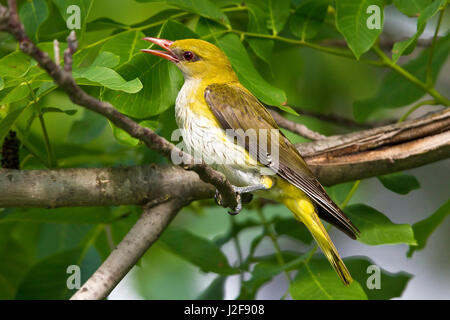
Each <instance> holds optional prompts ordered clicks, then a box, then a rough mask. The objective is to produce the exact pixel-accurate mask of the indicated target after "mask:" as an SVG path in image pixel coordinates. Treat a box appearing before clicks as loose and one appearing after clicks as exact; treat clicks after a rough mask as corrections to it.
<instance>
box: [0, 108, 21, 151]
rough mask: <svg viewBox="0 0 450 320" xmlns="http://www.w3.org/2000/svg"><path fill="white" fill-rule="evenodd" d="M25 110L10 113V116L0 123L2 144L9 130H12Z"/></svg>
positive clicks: (19, 109) (0, 141) (0, 142)
mask: <svg viewBox="0 0 450 320" xmlns="http://www.w3.org/2000/svg"><path fill="white" fill-rule="evenodd" d="M24 110H25V107H22V108H18V109H16V110H14V111H12V112H10V113H8V115H7V116H6V117H5V118H3V119H2V120H1V121H0V144H3V140H4V139H5V136H6V134H7V133H8V132H9V129H11V127H12V126H13V125H14V123H15V122H16V121H17V119H18V118H19V117H20V115H21V114H22V112H23V111H24Z"/></svg>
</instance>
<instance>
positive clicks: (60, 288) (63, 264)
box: [16, 247, 100, 300]
mask: <svg viewBox="0 0 450 320" xmlns="http://www.w3.org/2000/svg"><path fill="white" fill-rule="evenodd" d="M85 255H86V250H85V249H84V248H82V247H79V248H75V249H71V250H67V251H63V252H60V253H56V254H54V255H51V256H48V257H46V258H44V259H42V260H40V261H39V262H38V263H36V264H35V265H34V266H33V267H32V268H31V270H30V271H29V272H28V273H27V275H26V276H25V278H24V280H23V282H22V283H21V284H20V287H19V290H18V292H17V296H16V298H17V299H19V300H23V299H27V300H31V299H32V300H35V299H39V300H48V299H52V300H53V299H67V298H69V297H70V296H71V295H72V294H73V293H74V292H75V291H76V290H69V289H68V287H67V281H68V278H69V276H70V275H71V274H72V273H68V272H67V270H68V269H67V268H68V267H69V266H71V265H75V266H79V267H80V270H81V272H80V273H81V276H82V278H84V279H87V277H88V276H89V275H90V274H92V272H93V271H94V270H92V269H93V268H92V265H91V266H87V267H83V265H82V263H83V260H84V257H85ZM93 259H94V260H97V261H96V262H97V265H96V266H97V267H98V266H99V263H100V260H99V259H98V258H96V257H95V256H94V257H93ZM87 263H89V264H91V263H90V262H89V261H84V263H83V264H84V265H85V266H86V264H87Z"/></svg>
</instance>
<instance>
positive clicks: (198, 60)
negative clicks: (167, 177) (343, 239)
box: [142, 37, 359, 285]
mask: <svg viewBox="0 0 450 320" xmlns="http://www.w3.org/2000/svg"><path fill="white" fill-rule="evenodd" d="M144 40H147V41H150V42H152V43H154V44H156V45H158V46H160V47H161V48H163V49H165V50H164V51H160V50H152V49H144V50H142V51H143V52H146V53H150V54H153V55H156V56H159V57H162V58H165V59H167V60H169V61H172V62H173V63H175V64H176V66H177V67H178V68H179V69H180V70H181V72H182V73H183V75H184V78H185V82H184V85H183V87H182V88H181V90H180V92H179V93H178V96H177V99H176V104H175V115H176V121H177V124H178V126H179V128H180V129H181V134H182V136H183V142H184V144H185V146H186V147H187V149H188V151H189V152H190V153H191V154H192V155H193V156H194V157H199V156H200V157H201V158H202V159H203V160H204V161H205V162H206V163H208V164H212V166H213V167H214V168H215V169H216V170H218V171H220V172H222V173H223V174H224V175H225V176H226V177H227V179H228V180H229V181H230V182H231V183H232V184H233V185H234V186H235V190H236V192H238V193H249V192H251V193H255V194H256V195H258V196H260V197H263V198H266V199H272V200H275V201H277V202H280V203H283V204H284V205H286V207H288V208H289V209H290V210H291V211H292V212H293V214H294V216H295V218H296V219H297V220H299V221H301V222H302V223H304V224H305V225H306V227H307V228H308V229H309V231H310V232H311V234H312V235H313V237H314V239H315V240H316V241H317V243H318V245H319V247H320V248H321V249H322V251H323V253H324V254H325V256H326V257H327V259H328V260H329V261H330V263H331V265H332V266H333V268H334V269H335V270H336V272H337V274H338V276H339V278H340V279H341V280H342V282H343V283H344V284H345V285H349V284H350V283H351V282H352V278H351V276H350V273H349V271H348V270H347V268H346V266H345V265H344V262H343V261H342V259H341V258H340V256H339V254H338V252H337V250H336V248H335V246H334V245H333V243H332V241H331V239H330V237H329V236H328V233H327V231H326V230H325V228H324V226H323V224H322V222H321V220H320V219H319V217H320V218H322V219H324V220H326V221H328V222H329V223H331V224H333V225H335V226H336V227H338V228H339V229H340V230H342V231H343V232H345V233H346V234H347V235H349V236H350V237H351V238H353V239H356V236H357V234H358V233H359V231H358V229H357V228H356V227H355V226H354V225H353V224H352V223H351V221H350V220H349V218H348V217H347V216H346V215H345V214H344V213H343V212H342V210H341V209H340V208H339V207H338V206H337V205H336V204H335V203H334V202H333V201H332V200H331V199H330V197H329V196H328V195H327V194H326V192H325V190H324V189H323V187H322V186H321V185H320V183H319V182H318V181H317V179H316V178H315V177H314V175H313V173H312V172H311V170H310V169H309V168H308V166H307V164H306V163H305V161H304V160H303V158H302V157H301V155H300V153H299V152H298V151H297V149H296V148H295V147H294V146H293V145H292V144H291V143H290V142H289V140H288V139H287V138H286V137H285V136H284V135H283V134H282V133H281V132H280V131H279V128H278V126H277V124H276V123H275V121H274V119H273V118H272V116H271V115H270V113H269V112H268V111H267V109H266V108H265V107H264V105H263V104H261V102H260V101H259V100H258V99H257V98H256V97H255V96H253V95H252V94H251V93H250V92H249V91H248V90H247V89H246V88H245V87H244V86H243V85H242V84H241V83H240V82H239V80H238V78H237V76H236V73H235V72H234V71H233V68H232V66H231V64H230V62H229V60H228V58H227V56H226V55H225V54H224V52H222V50H220V49H219V48H217V47H216V46H214V45H213V44H211V43H209V42H206V41H203V40H198V39H184V40H178V41H170V40H165V39H158V38H150V37H149V38H144ZM236 141H237V142H236ZM240 209H241V205H239V206H238V208H236V210H235V212H233V213H234V214H236V213H238V212H239V211H240Z"/></svg>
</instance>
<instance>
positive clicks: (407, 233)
mask: <svg viewBox="0 0 450 320" xmlns="http://www.w3.org/2000/svg"><path fill="white" fill-rule="evenodd" d="M344 211H345V213H346V214H347V215H348V217H349V218H350V220H351V221H352V222H353V223H354V224H355V225H356V227H357V228H358V229H359V230H360V231H361V235H360V236H359V237H358V241H360V242H363V243H366V244H369V245H381V244H399V243H406V244H410V245H415V244H416V240H415V239H414V233H413V230H412V228H411V226H410V225H409V224H395V223H393V222H392V221H391V220H389V219H388V218H387V217H386V216H385V215H383V214H382V213H381V212H379V211H377V210H375V209H373V208H371V207H369V206H366V205H364V204H354V205H349V206H347V207H346V208H345V210H344Z"/></svg>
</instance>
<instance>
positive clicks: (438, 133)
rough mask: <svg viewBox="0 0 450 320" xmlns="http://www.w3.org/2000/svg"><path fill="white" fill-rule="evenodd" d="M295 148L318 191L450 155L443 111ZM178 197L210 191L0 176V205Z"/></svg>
mask: <svg viewBox="0 0 450 320" xmlns="http://www.w3.org/2000/svg"><path fill="white" fill-rule="evenodd" d="M297 148H298V150H299V151H300V153H301V154H302V155H303V156H304V158H305V160H306V162H307V163H308V165H309V166H310V167H311V169H312V170H313V172H314V173H315V174H316V176H317V177H318V179H319V181H320V182H321V183H323V184H325V185H334V184H337V183H341V182H346V181H352V180H356V179H364V178H368V177H373V176H378V175H383V174H387V173H391V172H396V171H400V170H405V169H411V168H416V167H419V166H422V165H425V164H428V163H432V162H436V161H439V160H442V159H446V158H449V157H450V109H447V110H444V111H442V112H439V113H436V114H434V115H431V116H429V117H427V118H423V119H417V120H412V121H405V122H402V123H400V124H394V125H388V126H384V127H380V128H376V129H370V130H365V131H360V132H356V133H351V134H346V135H340V136H333V137H328V138H326V139H323V140H319V141H314V142H311V143H307V144H301V145H297ZM181 194H183V195H184V197H186V198H187V199H188V200H194V199H205V198H211V197H212V196H213V194H214V188H213V187H212V186H211V185H209V184H206V183H204V182H203V181H201V180H200V179H199V178H198V176H197V175H196V174H195V173H194V172H190V171H185V170H183V169H181V168H180V167H177V166H154V165H151V166H135V167H118V168H103V169H60V170H31V171H18V170H2V171H0V207H62V206H96V205H97V206H107V205H125V204H140V205H141V204H145V203H147V202H148V201H150V200H152V199H159V198H164V197H167V196H169V197H170V196H179V195H181Z"/></svg>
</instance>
